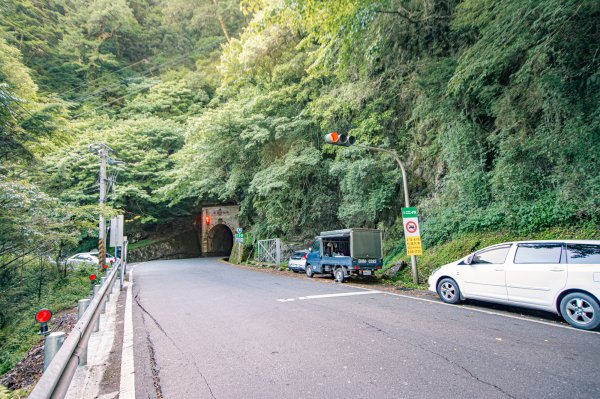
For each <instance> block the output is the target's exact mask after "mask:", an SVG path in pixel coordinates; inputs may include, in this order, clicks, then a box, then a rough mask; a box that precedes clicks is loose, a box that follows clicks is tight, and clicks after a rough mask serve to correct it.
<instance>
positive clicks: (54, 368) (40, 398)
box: [29, 262, 122, 399]
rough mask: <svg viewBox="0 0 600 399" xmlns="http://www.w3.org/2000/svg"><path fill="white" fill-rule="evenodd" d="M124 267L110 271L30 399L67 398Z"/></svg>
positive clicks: (119, 265)
mask: <svg viewBox="0 0 600 399" xmlns="http://www.w3.org/2000/svg"><path fill="white" fill-rule="evenodd" d="M121 267H122V265H121V264H120V262H119V264H118V265H117V266H116V267H114V268H113V269H112V270H111V271H110V273H109V274H108V276H107V277H106V280H105V283H104V284H102V286H101V287H100V288H99V289H98V292H97V293H96V294H95V295H94V297H93V298H92V300H91V301H90V302H89V305H88V306H87V310H85V312H84V313H83V314H82V315H81V317H80V318H79V321H78V322H77V324H75V327H73V330H71V333H70V334H69V336H68V337H67V339H66V340H65V341H64V343H63V344H62V347H61V348H60V349H59V350H58V352H57V353H56V354H55V355H54V358H53V359H51V360H49V365H48V366H47V367H46V370H45V371H44V373H43V374H42V377H41V378H40V380H39V381H38V383H37V384H36V385H35V387H34V388H33V391H32V392H31V394H30V395H29V399H49V398H59V399H62V398H64V397H65V396H66V394H67V391H68V390H69V386H70V385H71V380H72V379H73V375H74V374H75V370H76V369H77V366H78V365H79V364H80V362H81V360H83V359H84V358H85V357H86V354H87V345H88V341H89V339H90V336H91V335H92V332H93V331H94V329H95V327H96V325H97V323H98V322H99V320H100V311H101V310H102V309H101V305H103V304H104V300H105V299H106V296H107V295H109V294H110V293H111V288H112V287H113V284H114V283H115V280H116V276H117V273H118V272H119V270H120V268H121ZM88 301H89V299H88Z"/></svg>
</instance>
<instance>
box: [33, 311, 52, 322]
mask: <svg viewBox="0 0 600 399" xmlns="http://www.w3.org/2000/svg"><path fill="white" fill-rule="evenodd" d="M51 318H52V312H51V311H49V310H48V309H42V310H40V311H39V312H37V313H36V314H35V321H37V322H38V323H48V322H49V321H50V319H51Z"/></svg>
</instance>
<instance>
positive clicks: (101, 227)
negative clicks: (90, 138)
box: [98, 144, 107, 270]
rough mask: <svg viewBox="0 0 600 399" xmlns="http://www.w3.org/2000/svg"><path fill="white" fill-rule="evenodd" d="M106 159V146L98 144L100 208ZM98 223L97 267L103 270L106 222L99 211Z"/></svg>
mask: <svg viewBox="0 0 600 399" xmlns="http://www.w3.org/2000/svg"><path fill="white" fill-rule="evenodd" d="M106 157H107V146H106V144H100V208H102V205H104V203H105V202H106ZM99 220H100V221H99V223H98V252H99V256H98V257H99V267H100V270H104V265H105V264H106V221H105V220H104V215H103V214H102V209H100V218H99Z"/></svg>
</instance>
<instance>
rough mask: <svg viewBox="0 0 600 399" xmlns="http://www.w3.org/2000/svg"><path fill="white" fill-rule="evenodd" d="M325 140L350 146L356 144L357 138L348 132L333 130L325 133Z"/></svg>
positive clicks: (329, 142) (328, 142)
mask: <svg viewBox="0 0 600 399" xmlns="http://www.w3.org/2000/svg"><path fill="white" fill-rule="evenodd" d="M325 142H326V143H327V144H331V145H341V146H344V147H350V146H351V145H354V143H355V142H356V139H355V138H354V136H348V135H347V134H339V133H338V132H331V133H328V134H326V135H325Z"/></svg>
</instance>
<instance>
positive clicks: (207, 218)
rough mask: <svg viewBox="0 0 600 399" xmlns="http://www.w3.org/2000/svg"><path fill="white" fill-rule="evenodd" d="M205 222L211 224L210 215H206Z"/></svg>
mask: <svg viewBox="0 0 600 399" xmlns="http://www.w3.org/2000/svg"><path fill="white" fill-rule="evenodd" d="M204 223H206V224H210V216H208V215H206V216H205V217H204Z"/></svg>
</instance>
